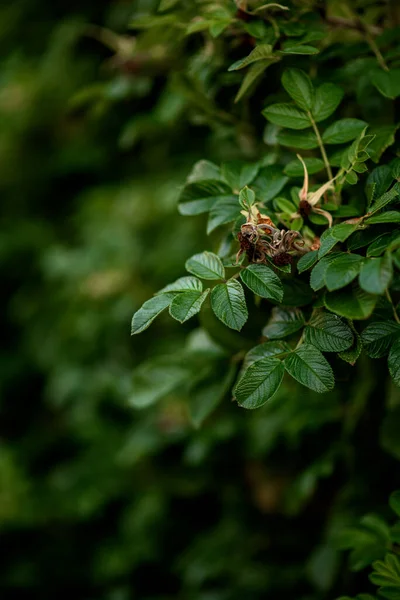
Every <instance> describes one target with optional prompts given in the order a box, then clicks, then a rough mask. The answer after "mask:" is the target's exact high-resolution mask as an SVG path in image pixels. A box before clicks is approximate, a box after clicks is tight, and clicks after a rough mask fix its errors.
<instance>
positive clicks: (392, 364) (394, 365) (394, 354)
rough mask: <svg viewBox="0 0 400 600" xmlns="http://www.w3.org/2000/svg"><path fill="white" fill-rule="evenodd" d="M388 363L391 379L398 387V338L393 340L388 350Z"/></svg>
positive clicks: (399, 354)
mask: <svg viewBox="0 0 400 600" xmlns="http://www.w3.org/2000/svg"><path fill="white" fill-rule="evenodd" d="M388 365H389V373H390V374H391V376H392V378H393V381H394V382H395V384H396V385H397V386H399V387H400V339H397V340H396V341H395V342H394V344H393V346H392V348H391V350H390V353H389V359H388Z"/></svg>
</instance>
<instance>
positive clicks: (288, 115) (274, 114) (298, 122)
mask: <svg viewBox="0 0 400 600" xmlns="http://www.w3.org/2000/svg"><path fill="white" fill-rule="evenodd" d="M262 114H263V115H264V117H266V118H267V119H268V121H271V123H275V125H281V126H282V127H288V128H289V129H306V128H307V127H310V120H309V118H308V116H307V114H306V113H305V112H304V111H302V110H301V109H300V108H297V106H295V105H294V104H271V106H268V107H267V108H265V109H264V110H263V112H262Z"/></svg>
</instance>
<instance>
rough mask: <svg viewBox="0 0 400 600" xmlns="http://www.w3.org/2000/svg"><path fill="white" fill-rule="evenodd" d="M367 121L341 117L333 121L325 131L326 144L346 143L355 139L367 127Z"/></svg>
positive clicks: (323, 138) (323, 139)
mask: <svg viewBox="0 0 400 600" xmlns="http://www.w3.org/2000/svg"><path fill="white" fill-rule="evenodd" d="M366 126H367V123H366V122H365V121H360V120H359V119H340V120H339V121H335V123H332V125H330V126H329V127H328V128H327V129H326V130H325V131H324V133H323V136H322V141H323V142H325V144H344V143H346V142H350V141H351V140H354V139H355V138H356V137H358V136H359V135H360V133H361V132H362V131H363V130H364V129H365V127H366Z"/></svg>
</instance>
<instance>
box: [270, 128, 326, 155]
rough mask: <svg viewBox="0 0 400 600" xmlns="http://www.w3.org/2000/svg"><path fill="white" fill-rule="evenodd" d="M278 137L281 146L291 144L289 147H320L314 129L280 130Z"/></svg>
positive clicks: (302, 148) (303, 148) (305, 148)
mask: <svg viewBox="0 0 400 600" xmlns="http://www.w3.org/2000/svg"><path fill="white" fill-rule="evenodd" d="M276 139H277V142H278V143H279V144H281V146H289V148H300V149H301V150H312V149H313V148H318V140H317V137H316V135H315V133H314V132H313V131H285V130H284V131H279V133H278V135H277V138H276Z"/></svg>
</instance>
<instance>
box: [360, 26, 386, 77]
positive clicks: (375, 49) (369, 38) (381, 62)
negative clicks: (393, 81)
mask: <svg viewBox="0 0 400 600" xmlns="http://www.w3.org/2000/svg"><path fill="white" fill-rule="evenodd" d="M363 26H364V34H365V39H366V40H367V42H368V45H369V47H370V48H371V50H372V52H373V53H374V54H375V56H376V60H377V61H378V63H379V65H380V66H381V67H382V69H383V70H384V71H389V67H388V66H387V64H386V62H385V59H384V58H383V56H382V54H381V51H380V50H379V48H378V46H377V44H376V42H375V40H374V38H373V37H372V35H371V34H370V32H369V30H368V28H367V27H366V26H365V25H364V24H363Z"/></svg>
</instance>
